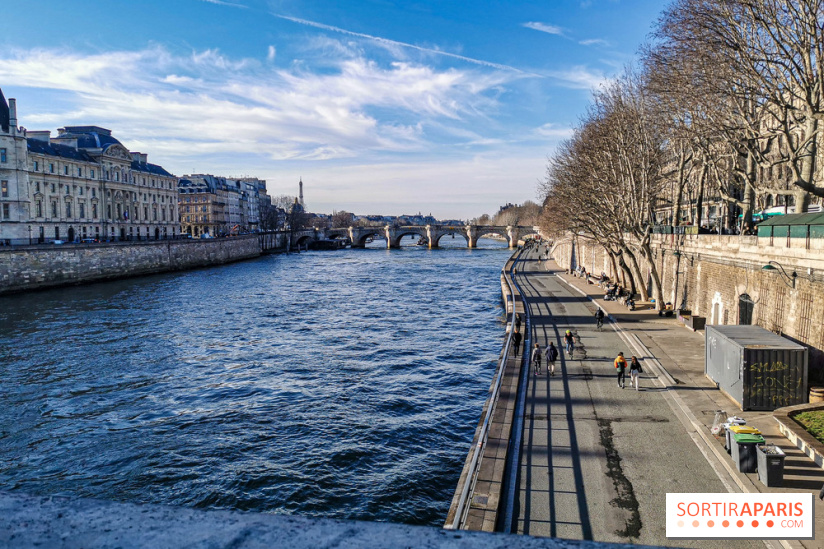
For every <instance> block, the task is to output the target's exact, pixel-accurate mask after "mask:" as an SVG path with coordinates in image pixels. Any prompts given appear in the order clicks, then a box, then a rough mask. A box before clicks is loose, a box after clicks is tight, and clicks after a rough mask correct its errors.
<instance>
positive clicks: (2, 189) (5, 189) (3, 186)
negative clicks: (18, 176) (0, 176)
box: [0, 181, 9, 198]
mask: <svg viewBox="0 0 824 549" xmlns="http://www.w3.org/2000/svg"><path fill="white" fill-rule="evenodd" d="M0 196H2V197H3V198H8V197H9V182H8V181H0Z"/></svg>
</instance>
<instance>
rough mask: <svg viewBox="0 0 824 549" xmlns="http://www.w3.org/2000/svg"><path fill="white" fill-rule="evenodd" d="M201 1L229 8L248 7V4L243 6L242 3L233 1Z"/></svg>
mask: <svg viewBox="0 0 824 549" xmlns="http://www.w3.org/2000/svg"><path fill="white" fill-rule="evenodd" d="M201 2H206V3H208V4H216V5H218V6H228V7H230V8H243V9H248V8H249V6H244V5H243V4H236V3H234V2H224V1H223V0H201Z"/></svg>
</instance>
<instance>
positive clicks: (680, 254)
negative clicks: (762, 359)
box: [552, 235, 824, 384]
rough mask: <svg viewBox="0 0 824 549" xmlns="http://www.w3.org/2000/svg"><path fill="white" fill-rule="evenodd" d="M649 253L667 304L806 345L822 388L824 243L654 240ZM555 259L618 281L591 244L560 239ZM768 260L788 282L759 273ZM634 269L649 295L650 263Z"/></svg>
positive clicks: (704, 238) (600, 251)
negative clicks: (758, 329) (651, 253)
mask: <svg viewBox="0 0 824 549" xmlns="http://www.w3.org/2000/svg"><path fill="white" fill-rule="evenodd" d="M652 249H653V259H652V260H653V261H654V262H655V265H656V268H657V270H658V274H659V276H660V277H661V282H662V284H661V286H662V288H663V294H664V300H665V302H670V303H672V304H673V306H674V308H676V309H689V310H690V311H691V313H692V314H693V315H696V316H702V317H705V318H706V322H707V324H739V323H742V322H741V318H740V317H741V315H743V316H744V317H749V320H750V323H751V324H755V325H759V326H762V327H763V328H766V329H768V330H771V331H773V332H776V333H779V334H781V335H783V336H784V337H787V338H788V339H791V340H793V341H795V342H797V343H800V344H802V345H805V346H807V347H808V348H809V349H810V382H811V384H813V383H815V384H820V383H822V382H824V322H822V318H824V316H822V315H824V239H803V238H801V239H795V238H792V239H791V238H782V239H773V238H759V237H757V236H727V235H654V238H653V242H652ZM552 257H553V259H555V261H556V262H557V263H558V264H559V265H560V266H561V267H562V268H566V269H570V268H572V269H574V268H576V267H577V266H579V265H582V266H584V267H585V268H586V270H587V271H588V272H589V273H591V274H594V275H596V276H597V275H600V274H601V272H602V271H603V272H605V273H606V274H607V275H608V276H609V277H610V278H611V279H613V280H615V279H616V278H617V277H616V273H615V272H614V269H613V265H612V262H611V261H610V259H609V256H608V254H607V253H606V250H604V248H603V247H601V246H600V245H598V244H596V243H594V242H593V241H591V240H587V239H584V238H581V237H570V238H567V239H563V240H559V241H558V242H557V243H556V244H555V247H554V248H553V252H552ZM770 261H773V262H777V263H778V264H779V265H780V267H783V269H784V271H785V272H786V274H787V276H784V275H783V274H781V271H780V270H776V271H764V270H762V267H763V266H764V265H767V264H768V263H769V262H770ZM638 263H639V267H640V268H641V272H642V273H643V274H644V275H646V280H645V281H644V282H645V284H646V286H647V288H648V289H649V290H650V292H651V288H652V284H651V279H650V277H649V271H650V268H649V265H648V264H647V263H646V262H645V260H644V259H643V258H641V257H640V256H639V257H638ZM619 268H620V267H619ZM793 272H795V273H796V274H797V277H795V281H794V282H793V277H792V273H793ZM793 285H794V287H793ZM650 295H652V294H651V293H650ZM744 323H746V319H745V320H744Z"/></svg>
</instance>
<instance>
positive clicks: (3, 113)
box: [0, 90, 271, 244]
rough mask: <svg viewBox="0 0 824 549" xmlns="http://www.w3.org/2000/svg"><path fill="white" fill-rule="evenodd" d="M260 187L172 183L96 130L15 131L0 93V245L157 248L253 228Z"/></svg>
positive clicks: (215, 180)
mask: <svg viewBox="0 0 824 549" xmlns="http://www.w3.org/2000/svg"><path fill="white" fill-rule="evenodd" d="M270 208H271V199H270V198H269V196H268V195H267V193H266V182H265V181H263V180H260V179H257V178H240V179H227V178H223V177H215V176H212V175H203V174H198V175H189V176H184V177H182V178H178V177H176V176H175V175H173V174H171V173H169V172H168V171H167V170H165V169H164V168H163V167H162V166H158V165H157V164H152V163H150V162H148V158H147V155H146V154H143V153H140V152H131V151H129V150H128V149H127V148H126V147H125V146H123V144H122V143H121V142H120V141H118V140H117V139H116V138H115V137H113V136H112V132H111V131H110V130H108V129H106V128H101V127H99V126H66V127H64V128H60V129H58V131H57V136H56V137H52V135H51V132H50V131H30V130H26V129H25V128H23V127H18V120H17V105H16V101H15V100H14V99H9V100H8V101H6V99H5V97H4V96H3V92H2V90H0V243H3V244H23V243H34V242H51V241H55V240H56V241H61V240H67V241H77V240H110V241H111V240H114V241H117V240H158V239H164V238H176V237H179V236H181V235H186V234H188V235H191V236H202V235H205V234H208V235H211V236H221V235H226V234H233V233H239V232H248V231H254V230H257V229H259V228H261V217H262V215H265V214H266V212H267V210H268V209H270Z"/></svg>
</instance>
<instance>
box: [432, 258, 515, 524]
mask: <svg viewBox="0 0 824 549" xmlns="http://www.w3.org/2000/svg"><path fill="white" fill-rule="evenodd" d="M520 253H521V252H520V251H517V252H515V254H514V255H513V259H514V260H513V262H512V266H510V273H509V274H510V276H511V274H512V269H513V268H514V266H515V264H516V263H517V256H520ZM501 272H503V273H505V269H501ZM504 280H506V283H507V286H508V287H509V295H510V296H512V315H511V317H510V322H511V324H510V326H512V327H513V328H514V326H515V292H514V290H513V285H512V284H513V283H512V281H511V278H510V277H509V276H506V275H505V276H504ZM513 328H510V330H509V334H508V335H507V338H506V344H505V345H504V352H503V355H502V356H501V360H500V362H499V363H498V376H497V378H496V379H495V384H494V386H493V389H492V394H491V395H490V397H489V406H487V409H486V414H485V415H484V420H483V424H482V425H481V430H480V432H479V433H478V442H477V443H476V444H475V446H473V448H472V451H473V454H472V461H471V462H470V464H469V470H468V472H467V475H466V479H464V485H463V489H462V490H461V497H460V499H459V500H458V506H457V508H456V509H455V518H454V519H453V521H452V524H448V525H446V526H445V528H448V529H452V530H458V529H460V528H461V526H463V524H464V523H465V522H466V515H467V513H468V512H469V499H468V498H469V495H470V494H471V493H472V492H473V491H474V489H475V481H476V479H477V477H478V471H479V469H480V457H481V455H482V454H483V450H484V447H485V446H486V441H487V438H488V436H489V426H490V424H491V423H492V414H493V413H494V412H495V409H496V407H497V403H498V394H499V393H500V390H501V383H502V382H503V379H504V372H505V371H506V360H507V358H508V357H509V348H510V345H511V343H512V329H513Z"/></svg>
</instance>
